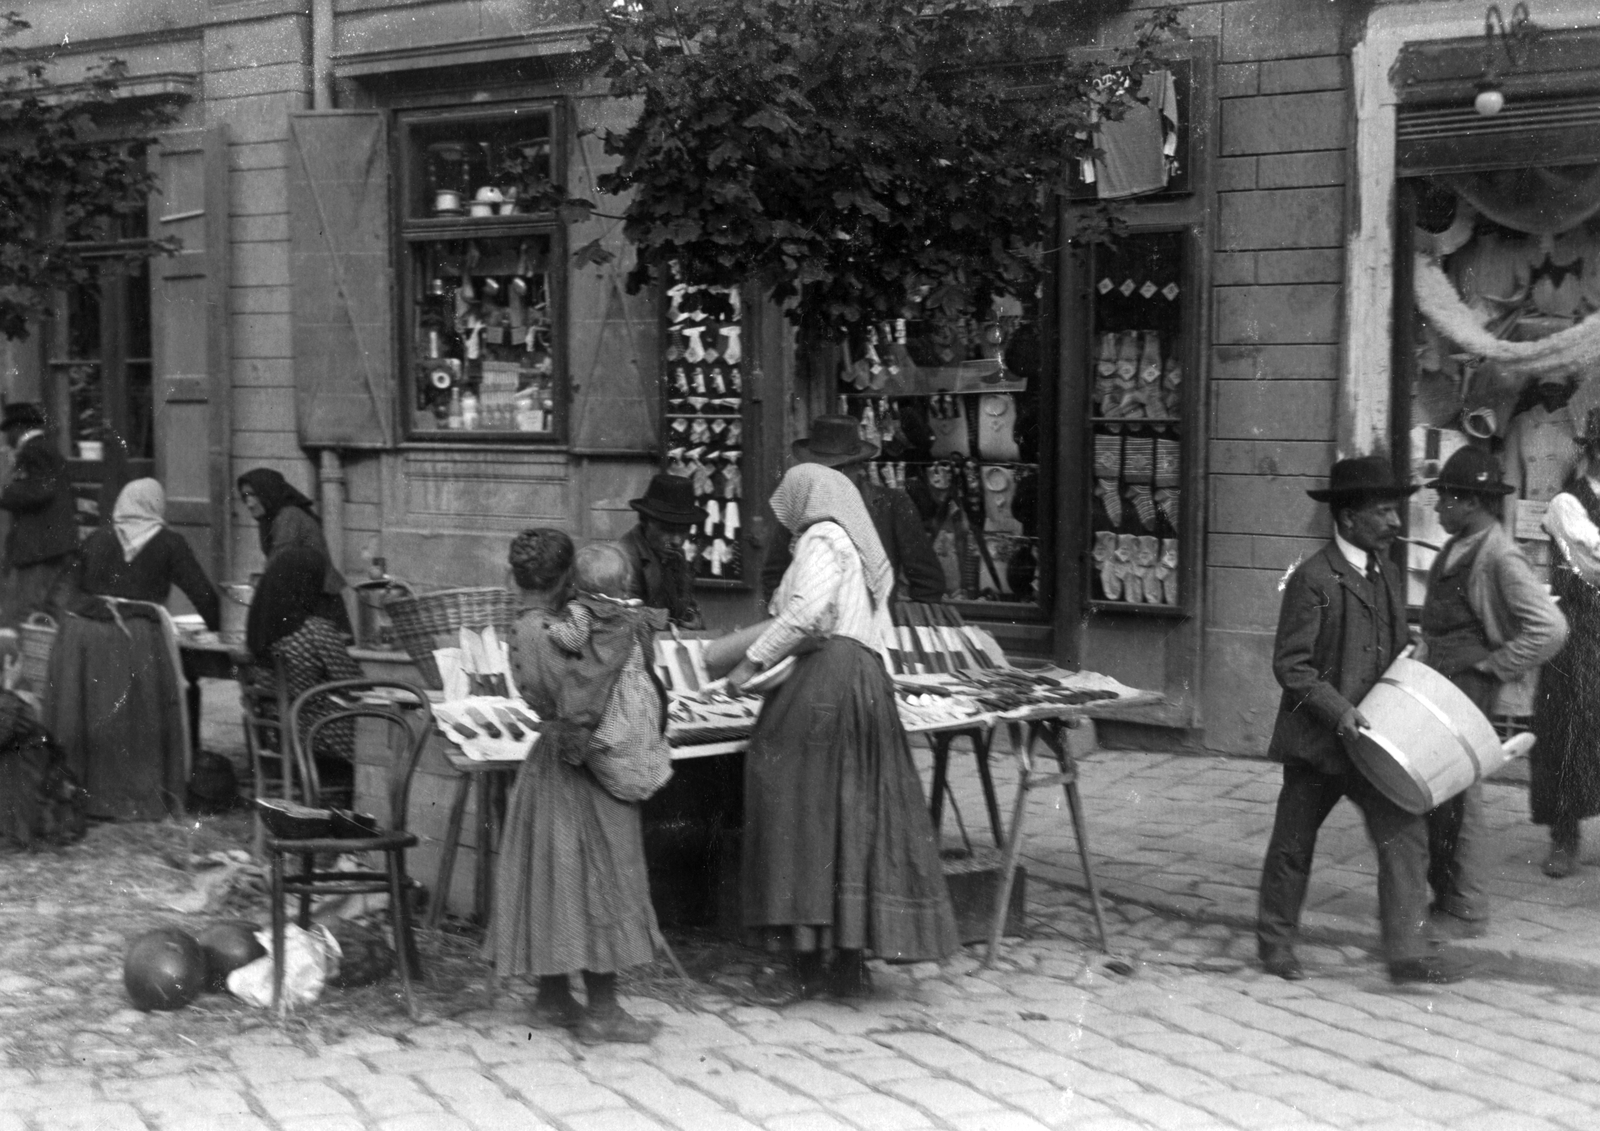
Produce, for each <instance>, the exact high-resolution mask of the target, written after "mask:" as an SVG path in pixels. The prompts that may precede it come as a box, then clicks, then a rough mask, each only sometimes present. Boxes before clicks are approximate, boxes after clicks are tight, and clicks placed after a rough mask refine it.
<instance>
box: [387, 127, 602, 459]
mask: <svg viewBox="0 0 1600 1131" xmlns="http://www.w3.org/2000/svg"><path fill="white" fill-rule="evenodd" d="M521 113H528V114H530V116H531V115H533V114H538V113H544V114H548V122H549V137H550V179H551V181H552V182H554V183H555V184H557V185H562V184H565V182H566V180H567V163H568V159H569V147H568V144H567V134H568V126H569V123H570V121H571V108H570V107H569V106H568V103H567V99H565V98H563V97H560V96H545V97H534V96H530V97H518V98H514V99H507V100H505V101H496V102H487V103H466V104H455V105H445V106H426V107H416V108H411V107H396V108H394V109H392V110H391V111H390V153H391V156H390V164H391V171H392V174H393V175H392V176H391V201H390V208H391V211H392V223H391V230H392V231H393V233H394V241H393V246H392V252H391V254H392V256H393V262H394V267H393V273H394V278H395V286H394V292H395V297H394V301H395V311H396V320H395V335H396V337H397V339H398V341H397V345H398V349H397V351H396V357H397V359H398V362H399V367H400V380H399V382H398V392H399V397H400V400H401V405H400V412H399V417H400V440H401V442H402V443H427V444H434V443H450V444H490V445H501V446H504V445H507V444H514V445H517V446H519V447H530V446H531V447H541V448H552V447H565V446H566V445H567V444H568V443H569V441H570V427H571V400H572V392H573V390H572V385H571V371H570V366H569V362H568V345H569V338H570V331H571V326H570V318H569V299H568V293H567V292H568V269H567V259H568V256H569V254H570V253H569V250H568V239H567V225H566V223H565V222H563V221H562V220H561V218H560V217H559V216H557V215H556V213H554V212H553V211H545V212H528V213H523V212H517V213H513V214H510V215H496V216H494V217H492V218H472V217H469V216H465V215H463V216H461V217H457V218H440V217H436V216H422V215H416V214H415V209H414V202H415V201H418V200H422V199H424V196H425V191H424V190H425V184H424V182H423V180H422V178H423V177H424V176H425V173H424V166H423V160H424V156H423V155H424V152H425V148H426V144H427V143H426V142H421V141H417V140H415V136H414V135H415V132H416V131H417V129H418V127H423V128H428V127H435V126H440V125H445V126H448V125H457V124H459V125H464V126H470V127H479V126H496V125H505V124H509V123H510V122H512V121H514V120H515V118H516V117H517V115H519V114H521ZM464 195H465V194H464ZM469 203H470V201H469V200H465V199H464V200H463V201H462V204H463V207H465V206H466V205H467V204H469ZM516 237H534V238H539V239H548V241H549V248H550V253H549V265H548V268H547V271H546V278H547V280H548V282H547V287H548V294H547V301H548V303H549V307H550V315H549V318H550V327H551V341H550V355H551V362H552V371H551V378H550V382H551V385H550V387H551V401H552V405H551V407H552V410H553V417H554V419H553V422H552V424H551V426H550V428H549V429H548V430H544V431H537V432H534V431H520V430H510V429H487V428H475V429H450V428H437V429H431V428H422V427H418V426H417V421H416V412H417V411H418V409H417V383H418V381H419V380H420V379H421V368H420V363H421V362H422V361H424V360H426V359H424V358H422V357H421V356H420V351H419V349H418V345H417V342H418V325H417V310H418V307H419V304H418V298H419V294H420V287H421V283H420V282H419V275H418V257H419V256H420V255H421V254H423V253H422V251H421V250H420V249H421V248H422V247H423V246H424V245H428V244H448V243H452V242H465V241H468V240H477V239H484V240H490V239H504V238H516Z"/></svg>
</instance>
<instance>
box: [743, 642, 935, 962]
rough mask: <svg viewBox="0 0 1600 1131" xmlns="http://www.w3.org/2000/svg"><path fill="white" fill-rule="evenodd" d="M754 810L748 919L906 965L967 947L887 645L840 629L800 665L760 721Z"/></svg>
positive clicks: (746, 874) (748, 800) (751, 781)
mask: <svg viewBox="0 0 1600 1131" xmlns="http://www.w3.org/2000/svg"><path fill="white" fill-rule="evenodd" d="M744 805H745V808H744V812H745V827H744V841H743V862H742V868H741V887H742V896H743V905H744V922H745V925H746V926H748V927H757V928H761V927H789V928H813V929H816V930H818V931H821V932H823V933H831V937H832V943H833V945H834V946H837V947H843V948H848V949H865V950H870V951H872V952H874V953H875V954H877V955H878V956H879V957H880V958H886V959H893V960H896V961H921V960H927V959H940V958H944V957H945V956H947V955H948V954H950V953H951V952H952V951H954V950H955V949H956V946H957V945H958V942H957V939H956V928H955V917H954V915H953V913H952V912H951V909H950V895H949V891H948V889H946V887H945V882H944V874H943V872H942V871H941V869H940V867H939V853H938V847H937V845H936V844H935V843H934V839H933V826H932V824H931V823H930V821H929V820H928V807H927V803H926V801H925V799H924V797H923V793H922V782H921V780H920V779H919V778H918V777H917V770H916V766H915V765H914V764H913V762H912V760H911V747H910V744H909V743H908V742H907V741H906V732H905V730H904V728H903V727H902V726H901V725H900V716H899V714H898V713H897V712H896V710H895V702H894V685H893V683H892V682H891V681H890V679H889V674H888V672H886V671H885V670H884V667H883V661H882V660H881V659H879V657H878V656H877V655H876V654H874V653H873V652H871V651H869V650H868V649H866V648H865V647H863V646H862V645H860V644H858V643H856V642H855V641H853V640H849V639H846V638H844V637H835V638H833V639H831V640H829V641H827V643H825V644H824V645H823V646H822V648H821V649H820V650H819V651H817V652H814V653H812V654H811V655H809V656H805V657H803V658H802V659H800V660H798V661H797V662H796V664H795V669H794V674H792V675H791V676H790V677H789V679H788V680H787V681H786V682H785V683H784V684H783V685H782V686H781V687H779V688H778V689H777V690H776V691H775V692H774V693H773V694H772V695H771V696H770V697H769V698H768V699H767V702H766V705H765V706H764V707H763V708H762V710H761V717H760V719H758V720H757V721H756V728H755V733H754V734H753V736H752V737H751V741H750V750H749V753H747V754H746V755H745V803H744ZM830 928H831V932H829V929H830ZM800 933H801V932H799V931H797V932H796V934H797V935H798V934H800Z"/></svg>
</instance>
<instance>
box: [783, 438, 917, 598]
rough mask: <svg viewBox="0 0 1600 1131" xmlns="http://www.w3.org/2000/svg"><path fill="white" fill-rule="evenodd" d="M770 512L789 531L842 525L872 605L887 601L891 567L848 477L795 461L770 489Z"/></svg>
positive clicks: (863, 505)
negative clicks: (857, 558) (817, 525)
mask: <svg viewBox="0 0 1600 1131" xmlns="http://www.w3.org/2000/svg"><path fill="white" fill-rule="evenodd" d="M772 513H773V514H775V515H777V516H778V521H779V522H781V523H783V525H784V526H785V527H786V528H787V529H788V530H789V531H790V532H791V533H794V534H799V533H800V532H801V531H803V530H805V529H806V528H807V527H809V526H811V525H813V524H815V523H818V522H836V523H838V524H839V525H840V526H842V527H843V528H844V532H845V533H846V534H847V535H849V536H850V541H851V543H852V544H853V545H854V546H855V548H856V553H858V554H860V555H861V572H862V575H863V576H864V577H865V578H866V582H867V592H868V594H869V595H870V596H871V598H872V607H873V608H875V609H876V608H881V607H882V606H883V604H884V603H885V602H886V601H888V599H889V593H890V591H891V590H892V589H893V588H894V567H892V566H891V565H890V564H889V555H888V554H886V553H884V550H883V542H882V541H880V540H879V538H878V528H877V527H875V526H873V525H872V516H871V515H869V514H868V513H867V504H866V503H865V502H863V501H862V499H861V492H860V491H858V490H856V485H855V484H854V483H852V482H850V480H849V479H847V478H845V477H844V476H843V475H842V474H840V473H839V472H837V471H835V470H833V468H831V467H823V466H822V465H821V464H820V463H798V464H795V465H794V466H793V467H791V468H790V469H789V470H788V471H787V472H785V473H784V476H783V481H782V482H781V483H779V484H778V489H777V490H776V491H774V492H773V493H772Z"/></svg>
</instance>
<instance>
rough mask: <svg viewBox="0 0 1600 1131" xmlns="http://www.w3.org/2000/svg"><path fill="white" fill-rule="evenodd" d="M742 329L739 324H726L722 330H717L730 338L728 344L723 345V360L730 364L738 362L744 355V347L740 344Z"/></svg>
mask: <svg viewBox="0 0 1600 1131" xmlns="http://www.w3.org/2000/svg"><path fill="white" fill-rule="evenodd" d="M740 330H741V327H739V326H724V327H723V328H722V329H721V330H719V331H717V332H718V333H719V334H721V335H722V336H723V337H724V338H727V339H728V343H727V345H725V346H723V347H722V360H723V361H726V362H727V363H728V364H729V365H735V364H737V363H738V362H739V360H740V359H741V358H743V357H744V348H743V346H741V345H740V344H739V332H740Z"/></svg>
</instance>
